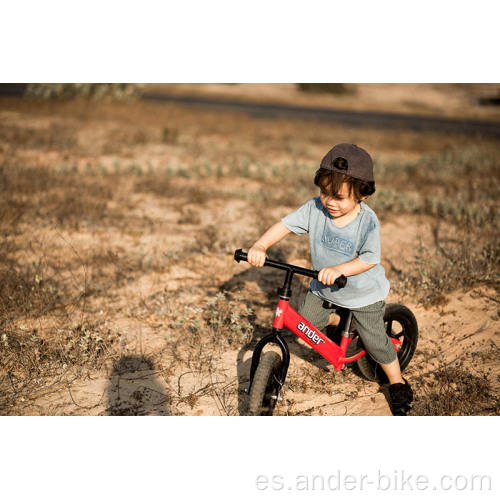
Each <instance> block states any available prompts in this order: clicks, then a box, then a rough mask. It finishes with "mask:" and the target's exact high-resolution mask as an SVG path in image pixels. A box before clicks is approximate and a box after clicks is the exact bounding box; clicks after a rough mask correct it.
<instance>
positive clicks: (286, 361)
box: [247, 328, 290, 392]
mask: <svg viewBox="0 0 500 500" xmlns="http://www.w3.org/2000/svg"><path fill="white" fill-rule="evenodd" d="M267 344H277V345H278V346H279V347H280V349H281V370H280V374H279V383H280V386H283V384H284V383H285V379H286V374H287V372H288V366H289V365H290V351H289V350H288V345H287V343H286V342H285V339H284V338H283V337H282V336H281V331H280V330H277V329H275V328H273V331H272V333H270V334H268V335H266V336H265V337H263V338H262V339H260V340H259V342H258V343H257V345H256V346H255V349H254V351H253V355H252V364H251V366H250V384H249V386H248V389H247V391H248V392H250V389H251V388H252V382H253V377H254V375H255V372H256V371H257V366H258V365H259V361H260V355H261V354H262V350H263V349H264V347H265V346H266V345H267Z"/></svg>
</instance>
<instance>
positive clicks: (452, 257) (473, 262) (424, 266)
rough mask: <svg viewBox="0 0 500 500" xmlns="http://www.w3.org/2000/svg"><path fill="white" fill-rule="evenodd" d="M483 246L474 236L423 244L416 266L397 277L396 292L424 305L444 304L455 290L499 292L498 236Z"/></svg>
mask: <svg viewBox="0 0 500 500" xmlns="http://www.w3.org/2000/svg"><path fill="white" fill-rule="evenodd" d="M487 237H488V238H489V239H490V240H491V241H489V242H487V243H486V244H484V243H483V245H484V246H483V245H482V244H481V242H480V239H479V237H477V236H476V235H474V234H471V233H466V234H462V235H461V237H460V238H459V241H457V242H447V243H446V244H444V243H440V244H438V248H437V249H436V248H433V249H431V248H429V247H427V246H426V245H424V244H421V245H420V247H419V248H418V249H417V254H416V256H415V265H414V267H413V269H412V271H411V272H410V273H408V274H404V275H401V276H399V277H395V279H394V280H393V286H394V289H395V290H397V291H398V293H401V294H403V295H408V294H411V295H412V296H414V297H416V298H417V299H418V300H419V302H420V303H422V304H423V305H424V306H426V307H428V306H436V305H442V304H444V303H445V302H444V301H445V300H446V299H445V296H446V295H447V294H449V293H451V292H453V291H456V290H460V289H465V288H474V287H477V286H478V285H480V284H488V285H490V286H492V287H493V288H495V289H497V290H498V289H499V288H500V287H499V283H500V279H499V278H500V252H499V251H498V248H499V247H498V241H499V240H500V238H498V235H497V236H495V235H494V234H490V235H487Z"/></svg>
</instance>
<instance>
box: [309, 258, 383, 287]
mask: <svg viewBox="0 0 500 500" xmlns="http://www.w3.org/2000/svg"><path fill="white" fill-rule="evenodd" d="M375 266H376V264H366V263H365V262H363V261H362V260H361V259H360V258H359V257H357V258H356V259H354V260H351V261H350V262H345V263H344V264H339V265H338V266H332V267H324V268H323V269H321V271H320V272H319V274H318V281H320V282H321V283H323V284H324V285H333V283H334V282H335V280H336V279H337V278H338V277H339V276H341V275H342V274H343V275H344V276H346V277H347V276H354V275H355V274H361V273H364V272H365V271H368V270H369V269H371V268H372V267H375Z"/></svg>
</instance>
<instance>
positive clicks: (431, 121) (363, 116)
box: [143, 93, 500, 138]
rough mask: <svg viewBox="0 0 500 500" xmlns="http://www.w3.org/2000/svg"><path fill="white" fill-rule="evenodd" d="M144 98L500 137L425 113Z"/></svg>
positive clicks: (487, 128) (489, 125) (484, 127)
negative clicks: (423, 114)
mask: <svg viewBox="0 0 500 500" xmlns="http://www.w3.org/2000/svg"><path fill="white" fill-rule="evenodd" d="M143 99H145V100H149V101H157V102H175V103H177V104H181V105H185V106H197V107H203V108H211V109H220V110H227V111H239V112H242V113H246V114H249V115H252V116H257V117H263V118H299V119H305V120H319V121H325V122H333V123H341V124H343V125H346V126H351V127H371V128H386V129H406V130H413V131H415V132H444V133H454V134H467V135H475V136H478V137H479V136H484V137H494V138H500V122H488V121H475V120H465V119H463V120H462V119H458V118H439V117H431V116H422V115H407V114H399V113H384V112H375V111H351V110H344V109H324V108H316V107H303V106H293V105H287V104H270V103H264V102H242V101H235V100H229V99H215V98H208V97H188V96H171V95H164V94H153V93H148V94H145V95H144V96H143Z"/></svg>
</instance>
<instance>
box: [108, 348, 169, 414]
mask: <svg viewBox="0 0 500 500" xmlns="http://www.w3.org/2000/svg"><path fill="white" fill-rule="evenodd" d="M153 366H154V364H153V362H152V361H151V360H150V359H148V358H147V357H145V356H138V355H131V356H123V357H121V358H120V359H119V360H118V361H116V362H115V363H114V365H113V371H112V373H111V376H110V379H109V385H108V388H107V391H106V395H107V408H106V413H105V414H106V415H111V416H126V415H129V416H130V415H136V416H138V415H170V405H169V396H168V393H167V391H166V388H165V387H164V386H163V385H162V384H160V381H159V380H158V372H157V371H155V370H153Z"/></svg>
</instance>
